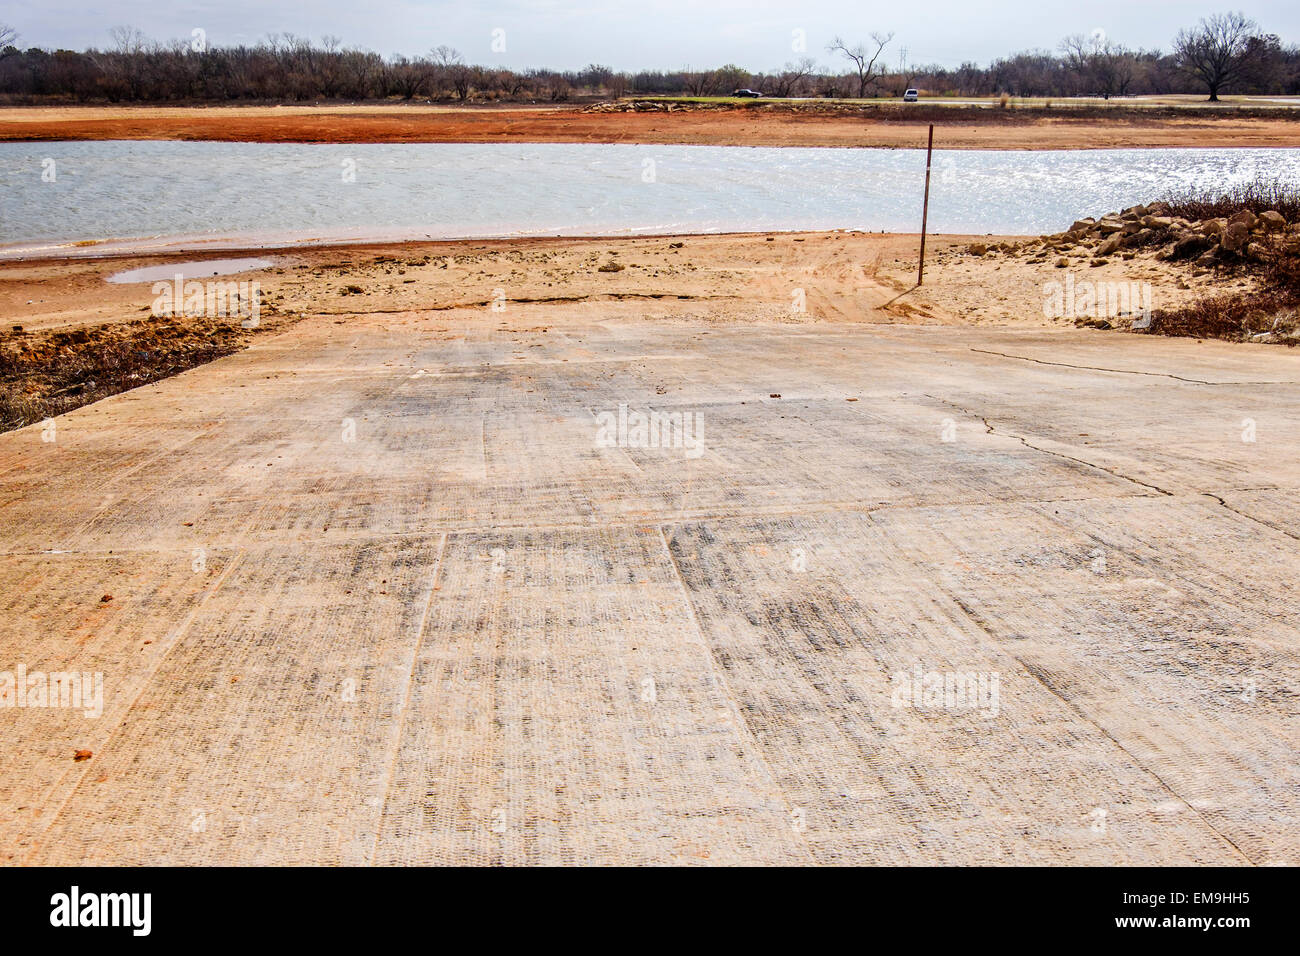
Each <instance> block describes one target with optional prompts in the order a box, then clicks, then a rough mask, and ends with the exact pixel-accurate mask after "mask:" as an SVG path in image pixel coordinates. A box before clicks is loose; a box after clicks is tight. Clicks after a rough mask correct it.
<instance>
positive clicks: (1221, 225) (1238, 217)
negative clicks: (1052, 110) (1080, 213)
mask: <svg viewBox="0 0 1300 956" xmlns="http://www.w3.org/2000/svg"><path fill="white" fill-rule="evenodd" d="M1294 231H1295V229H1294V227H1291V226H1289V225H1288V223H1287V221H1286V219H1285V218H1284V217H1283V216H1282V214H1281V213H1279V212H1276V211H1274V210H1272V209H1269V210H1266V211H1264V212H1261V213H1260V214H1259V215H1258V216H1257V215H1255V214H1254V213H1253V212H1251V211H1250V210H1248V209H1243V210H1241V211H1240V212H1238V213H1237V214H1235V215H1233V216H1232V217H1230V218H1228V219H1202V220H1198V221H1189V220H1187V219H1183V218H1182V217H1179V216H1172V215H1170V213H1169V207H1168V206H1166V205H1165V204H1164V203H1152V204H1151V205H1150V206H1131V207H1129V208H1128V209H1125V210H1124V211H1123V212H1119V213H1108V214H1107V215H1105V216H1102V217H1101V218H1100V219H1092V218H1088V219H1080V220H1078V221H1077V222H1075V223H1074V224H1073V225H1072V226H1070V228H1069V229H1067V230H1066V231H1065V232H1063V233H1058V234H1057V235H1055V236H1050V237H1048V238H1050V239H1052V240H1054V241H1056V242H1057V243H1058V245H1059V246H1060V247H1074V248H1075V249H1077V248H1079V247H1084V248H1087V249H1089V250H1090V251H1091V254H1092V257H1093V258H1094V259H1104V258H1106V257H1108V256H1111V255H1114V254H1116V253H1118V252H1121V250H1125V249H1140V248H1143V247H1145V246H1152V245H1160V246H1162V249H1161V251H1160V253H1159V255H1158V258H1161V259H1171V260H1177V259H1192V258H1195V259H1196V260H1197V262H1198V263H1199V264H1201V265H1215V264H1218V263H1221V262H1228V261H1240V260H1242V259H1246V260H1251V261H1255V262H1258V261H1261V260H1263V259H1264V257H1265V255H1266V253H1267V249H1268V245H1267V243H1268V240H1269V237H1280V236H1285V235H1287V234H1288V233H1289V232H1294Z"/></svg>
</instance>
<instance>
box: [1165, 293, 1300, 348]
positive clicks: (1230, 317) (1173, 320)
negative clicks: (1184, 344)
mask: <svg viewBox="0 0 1300 956" xmlns="http://www.w3.org/2000/svg"><path fill="white" fill-rule="evenodd" d="M1298 307H1300V296H1297V295H1295V294H1294V293H1290V292H1284V291H1276V292H1260V293H1255V294H1253V295H1228V296H1209V297H1207V298H1204V299H1200V300H1199V301H1196V302H1193V303H1192V304H1191V305H1187V306H1183V307H1182V308H1179V309H1157V310H1156V311H1155V312H1154V313H1153V314H1152V316H1151V326H1150V327H1149V328H1148V329H1145V330H1144V331H1146V332H1147V333H1148V334H1150V335H1171V336H1188V337H1191V338H1198V339H1225V340H1227V341H1231V342H1240V341H1242V340H1243V339H1247V338H1250V336H1252V335H1257V334H1259V333H1262V332H1290V331H1293V330H1294V328H1295V324H1296V322H1295V314H1296V310H1297V308H1298ZM1287 344H1288V345H1291V346H1294V345H1296V344H1297V343H1296V341H1295V340H1294V339H1288V340H1287Z"/></svg>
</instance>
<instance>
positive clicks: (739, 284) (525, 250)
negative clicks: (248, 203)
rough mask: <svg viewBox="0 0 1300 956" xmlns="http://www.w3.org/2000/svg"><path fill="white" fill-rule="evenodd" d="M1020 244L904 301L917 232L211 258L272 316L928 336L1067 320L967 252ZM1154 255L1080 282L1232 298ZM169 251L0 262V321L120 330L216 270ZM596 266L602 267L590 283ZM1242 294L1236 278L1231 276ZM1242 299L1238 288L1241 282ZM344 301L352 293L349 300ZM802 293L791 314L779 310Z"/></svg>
mask: <svg viewBox="0 0 1300 956" xmlns="http://www.w3.org/2000/svg"><path fill="white" fill-rule="evenodd" d="M1023 238H1024V237H996V236H978V237H977V236H931V237H930V238H929V240H928V245H927V251H926V261H927V269H926V276H925V284H924V285H923V287H922V288H920V289H916V288H915V284H916V268H917V255H918V251H919V242H920V239H919V236H916V235H908V234H879V233H846V232H813V233H748V234H729V235H707V236H702V235H683V236H650V237H637V238H624V237H619V238H587V239H571V238H535V239H494V240H486V239H478V240H472V239H471V240H457V241H445V242H410V243H391V244H367V245H349V246H316V247H306V248H302V247H295V248H291V249H285V250H274V249H272V250H267V249H262V248H258V249H255V250H244V251H239V250H233V251H223V252H221V253H220V254H219V257H220V258H229V257H238V256H244V255H246V256H257V257H263V258H269V259H271V260H273V261H274V262H275V266H274V267H273V268H271V269H268V270H262V271H257V272H247V273H240V274H238V275H237V276H230V277H227V278H231V279H241V280H256V281H257V282H258V283H259V284H260V286H261V288H262V292H263V296H264V298H265V299H266V301H267V302H268V303H269V304H270V306H271V309H272V311H273V312H278V313H281V314H284V315H297V314H304V315H305V314H323V313H340V314H361V313H366V314H374V313H382V312H388V313H402V312H407V311H411V310H417V311H418V310H435V311H445V310H449V309H453V308H487V307H488V306H489V305H490V304H491V302H492V301H493V300H494V299H497V298H504V299H505V300H506V301H507V302H511V303H535V304H541V305H580V304H584V303H586V304H593V305H594V304H599V305H600V306H601V308H605V307H609V306H613V307H615V308H618V307H619V304H620V303H622V304H625V305H631V306H634V307H635V308H634V311H635V310H642V311H645V312H647V314H648V315H655V314H667V313H690V314H701V313H707V314H708V315H709V316H711V317H712V318H715V319H717V320H718V321H724V322H746V321H753V320H755V319H759V318H761V319H764V320H773V321H788V322H796V323H800V322H811V321H824V322H911V323H924V324H936V325H958V324H961V325H1002V326H1011V325H1018V326H1044V325H1054V324H1056V325H1060V324H1069V322H1068V321H1067V320H1064V319H1055V320H1053V319H1049V318H1046V317H1045V316H1044V315H1043V309H1042V305H1043V288H1044V286H1045V285H1046V284H1047V283H1050V282H1053V281H1061V280H1062V278H1063V276H1064V274H1065V271H1067V270H1061V269H1058V268H1055V266H1054V263H1053V262H1040V263H1034V262H1030V261H1028V260H1026V259H1010V258H1006V257H1000V256H998V255H996V254H994V255H990V256H988V257H984V258H975V257H972V256H969V255H966V254H965V249H966V247H967V246H968V245H969V244H970V243H971V242H972V241H976V240H978V241H980V242H983V243H987V244H992V245H996V244H997V243H998V242H999V241H1001V240H1009V241H1014V240H1019V239H1023ZM1154 251H1155V250H1150V251H1148V252H1147V253H1146V254H1143V255H1140V256H1137V257H1134V258H1133V259H1131V260H1124V259H1121V258H1119V257H1115V258H1114V259H1112V260H1110V261H1108V262H1107V263H1106V264H1105V265H1103V266H1101V267H1099V268H1093V267H1091V264H1090V262H1089V260H1087V259H1080V260H1078V261H1077V262H1076V264H1075V268H1076V270H1079V271H1078V275H1080V276H1081V277H1086V278H1087V279H1090V280H1093V281H1113V282H1150V283H1151V284H1152V286H1153V290H1154V292H1155V295H1156V301H1157V305H1158V307H1160V308H1172V307H1175V306H1177V305H1179V304H1181V303H1183V302H1185V301H1190V300H1191V299H1194V298H1196V297H1198V296H1200V295H1203V294H1205V293H1207V292H1211V291H1215V290H1223V289H1225V288H1229V287H1231V288H1236V287H1237V283H1236V282H1235V281H1234V282H1233V283H1230V285H1229V286H1225V285H1224V280H1223V278H1222V277H1218V276H1216V275H1214V274H1213V273H1208V272H1206V273H1203V274H1202V275H1195V274H1193V272H1192V270H1190V269H1188V268H1187V267H1186V266H1185V265H1174V264H1169V263H1164V262H1160V261H1157V260H1156V259H1155V257H1154ZM217 257H218V255H217V254H208V255H204V254H199V253H175V254H169V255H144V256H139V255H129V256H113V257H104V258H94V259H48V260H33V261H24V262H0V313H3V314H4V315H5V316H6V318H7V319H8V320H9V321H11V322H12V323H14V324H20V325H23V326H24V327H25V329H26V330H27V331H28V332H33V331H38V330H45V329H53V328H67V327H75V326H82V325H87V324H99V323H106V322H116V321H124V320H129V319H135V318H139V317H140V315H141V314H142V313H143V312H147V310H148V307H149V304H150V302H151V301H152V298H153V297H152V294H151V292H150V284H149V283H135V284H125V285H117V284H109V283H107V282H105V281H104V280H105V279H106V277H107V276H109V275H112V274H114V273H117V272H121V271H125V270H127V269H136V268H141V267H144V266H156V265H164V264H166V263H169V262H191V261H195V260H201V259H205V258H217ZM602 266H604V267H605V268H606V270H607V271H601V267H602ZM1240 281H1241V282H1242V283H1245V284H1248V283H1246V280H1240ZM1243 287H1245V285H1243ZM350 290H359V291H350ZM796 290H802V301H803V311H796V310H795V309H794V307H793V303H794V302H795V299H796Z"/></svg>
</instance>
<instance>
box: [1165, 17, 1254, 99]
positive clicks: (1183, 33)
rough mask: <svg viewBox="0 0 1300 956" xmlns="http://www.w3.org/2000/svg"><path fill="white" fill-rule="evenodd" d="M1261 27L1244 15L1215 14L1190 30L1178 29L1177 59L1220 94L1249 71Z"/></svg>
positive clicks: (1214, 95) (1186, 70)
mask: <svg viewBox="0 0 1300 956" xmlns="http://www.w3.org/2000/svg"><path fill="white" fill-rule="evenodd" d="M1258 36H1259V25H1258V24H1256V23H1255V21H1254V20H1251V19H1250V18H1249V17H1247V16H1246V15H1245V14H1244V13H1216V14H1214V16H1210V17H1205V18H1204V19H1203V20H1201V22H1200V23H1199V24H1197V25H1196V26H1195V27H1194V28H1193V29H1191V30H1179V31H1178V36H1177V37H1176V38H1175V39H1174V60H1175V62H1176V63H1177V64H1178V67H1179V69H1181V70H1182V71H1183V72H1184V73H1187V74H1189V75H1190V76H1194V77H1195V78H1196V79H1198V80H1200V81H1201V82H1202V83H1204V84H1205V86H1206V88H1207V89H1208V90H1209V91H1210V102H1211V103H1217V102H1218V101H1219V91H1220V90H1221V89H1223V88H1224V87H1225V86H1227V85H1228V84H1230V83H1232V82H1234V81H1235V80H1238V79H1240V78H1241V77H1242V75H1243V74H1245V73H1247V72H1249V71H1250V69H1251V68H1252V67H1253V66H1254V64H1255V60H1256V58H1257V57H1258V56H1259V53H1260V49H1261V44H1260V43H1259V42H1258Z"/></svg>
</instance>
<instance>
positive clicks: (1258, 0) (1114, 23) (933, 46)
mask: <svg viewBox="0 0 1300 956" xmlns="http://www.w3.org/2000/svg"><path fill="white" fill-rule="evenodd" d="M1225 9H1241V10H1243V11H1244V12H1245V13H1246V14H1247V15H1249V16H1251V17H1253V18H1255V19H1256V20H1258V21H1259V22H1260V25H1261V26H1263V27H1264V28H1265V29H1266V30H1267V31H1268V32H1271V33H1276V34H1278V35H1280V36H1281V37H1282V39H1283V40H1284V41H1285V42H1288V43H1294V42H1300V0H1286V2H1280V0H1269V2H1262V0H1219V2H1202V0H1089V2H1080V0H1003V2H978V0H975V2H972V0H920V2H917V3H909V2H906V0H895V2H893V3H871V4H867V3H865V2H863V0H800V2H793V0H780V2H777V0H743V2H740V0H643V2H626V0H625V2H614V0H486V2H473V0H314V2H302V0H300V2H288V0H95V2H90V0H39V2H28V3H24V4H21V5H19V4H17V3H15V4H13V5H12V6H10V8H9V9H8V10H6V11H3V12H0V21H3V22H8V23H9V24H10V25H12V26H13V27H15V28H16V29H17V30H18V31H19V33H20V35H21V44H22V45H23V46H41V47H51V48H53V47H63V48H70V49H83V48H85V47H88V46H99V47H106V46H109V45H110V41H109V37H108V31H109V29H110V28H112V27H114V26H118V25H127V26H134V27H138V28H139V29H141V30H143V31H144V32H145V34H147V35H148V36H150V37H152V38H154V39H159V40H167V39H175V38H181V37H184V38H187V39H188V38H189V36H190V32H191V30H193V29H194V28H195V27H201V28H203V29H204V30H205V31H206V32H207V37H208V42H209V43H210V44H214V45H226V44H235V43H252V42H256V41H257V40H260V39H262V38H264V37H265V36H266V35H267V34H268V33H294V34H297V35H300V36H308V37H311V38H312V39H319V38H320V37H322V36H324V35H326V34H333V35H335V36H338V37H340V38H341V39H342V40H343V42H344V43H345V45H348V46H356V47H361V48H364V49H368V50H374V51H375V52H378V53H383V54H385V55H387V54H392V53H406V54H418V53H423V52H425V51H427V50H428V49H430V48H431V47H434V46H437V45H439V44H447V45H450V46H454V47H456V48H457V49H459V50H460V51H461V52H462V54H463V55H464V56H465V58H466V60H468V61H470V62H475V63H482V64H485V65H488V64H499V65H501V66H508V67H513V68H519V67H529V66H549V67H555V68H557V69H576V68H579V67H582V66H585V65H586V64H588V63H602V64H605V65H608V66H612V67H614V68H616V69H621V70H637V69H642V68H646V69H678V68H681V67H685V66H691V67H695V68H701V67H713V66H721V65H722V64H724V63H732V62H734V63H738V64H740V65H741V66H744V67H746V68H748V69H751V70H755V71H761V70H768V69H772V68H774V67H778V66H780V65H781V64H783V63H785V62H786V61H788V60H791V59H794V58H796V57H798V56H799V55H800V53H799V52H798V51H797V50H795V49H793V45H794V43H795V42H796V40H797V37H798V34H796V33H795V31H797V30H802V31H803V36H804V37H805V38H806V45H807V54H806V55H810V56H813V57H815V58H817V59H818V61H819V62H827V61H828V59H829V57H828V55H827V54H826V44H827V43H828V42H829V41H830V40H831V38H832V37H833V36H834V35H835V34H836V33H837V32H838V33H842V34H843V35H844V36H845V38H846V39H852V40H858V39H865V38H866V37H867V36H868V35H869V34H870V33H871V32H872V31H884V32H890V31H892V32H894V34H895V39H894V42H893V43H892V44H891V46H890V47H889V50H890V53H889V61H890V63H891V64H897V63H898V58H899V55H900V54H901V53H902V51H903V50H904V49H906V51H907V59H908V62H909V63H914V64H921V63H941V64H944V65H947V66H956V65H958V64H959V63H961V62H962V61H964V60H975V61H977V62H981V63H983V62H986V61H988V60H990V59H992V58H994V57H996V56H1000V55H1002V54H1004V53H1009V52H1014V51H1017V50H1023V49H1030V48H1039V49H1054V48H1055V47H1056V46H1057V44H1058V43H1059V42H1060V39H1061V38H1062V37H1064V36H1066V35H1068V34H1073V33H1088V34H1090V33H1092V32H1093V31H1094V30H1104V31H1105V32H1106V34H1107V35H1108V36H1109V37H1111V38H1112V39H1113V40H1115V41H1116V42H1119V43H1124V44H1126V45H1128V46H1134V47H1147V48H1152V47H1164V48H1168V46H1169V41H1170V40H1171V39H1172V37H1173V35H1174V34H1175V33H1176V32H1177V31H1178V28H1179V27H1182V26H1187V25H1190V24H1192V23H1195V21H1196V20H1197V19H1198V18H1199V17H1201V16H1203V15H1205V14H1208V13H1213V12H1218V11H1222V10H1225ZM494 30H501V31H504V33H503V34H497V36H498V46H500V45H501V43H500V40H502V39H503V40H504V47H505V49H504V51H503V52H497V51H494V50H493V31H494Z"/></svg>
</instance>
